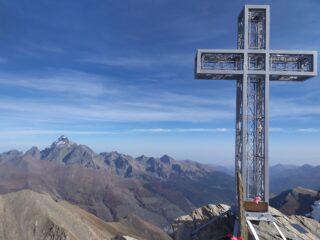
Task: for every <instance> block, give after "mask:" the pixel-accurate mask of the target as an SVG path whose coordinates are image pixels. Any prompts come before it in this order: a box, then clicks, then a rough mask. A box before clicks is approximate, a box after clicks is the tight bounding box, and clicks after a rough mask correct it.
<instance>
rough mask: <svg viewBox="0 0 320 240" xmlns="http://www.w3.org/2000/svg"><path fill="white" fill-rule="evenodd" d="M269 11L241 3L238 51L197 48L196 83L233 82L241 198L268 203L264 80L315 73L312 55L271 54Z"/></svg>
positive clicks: (294, 78) (299, 78) (296, 78)
mask: <svg viewBox="0 0 320 240" xmlns="http://www.w3.org/2000/svg"><path fill="white" fill-rule="evenodd" d="M269 36H270V7H269V6H268V5H245V7H244V8H243V10H242V11H241V13H240V15H239V17H238V39H237V45H238V49H234V50H231V49H198V51H197V54H196V62H195V64H196V69H195V77H196V78H197V79H215V80H224V79H227V80H236V81H237V98H236V99H237V100H236V105H237V107H236V150H235V163H236V173H237V172H240V173H241V176H242V180H243V190H244V200H246V201H250V200H252V199H253V198H255V197H256V196H260V197H261V199H262V201H264V202H267V203H268V201H269V164H268V139H269V81H270V80H275V81H277V80H278V81H304V80H306V79H308V78H310V77H313V76H316V75H317V52H316V51H292V50H290V51H286V50H270V49H269Z"/></svg>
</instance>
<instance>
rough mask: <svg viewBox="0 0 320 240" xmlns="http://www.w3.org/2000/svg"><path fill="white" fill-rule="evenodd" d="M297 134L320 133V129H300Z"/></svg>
mask: <svg viewBox="0 0 320 240" xmlns="http://www.w3.org/2000/svg"><path fill="white" fill-rule="evenodd" d="M297 132H301V133H320V128H299V129H297Z"/></svg>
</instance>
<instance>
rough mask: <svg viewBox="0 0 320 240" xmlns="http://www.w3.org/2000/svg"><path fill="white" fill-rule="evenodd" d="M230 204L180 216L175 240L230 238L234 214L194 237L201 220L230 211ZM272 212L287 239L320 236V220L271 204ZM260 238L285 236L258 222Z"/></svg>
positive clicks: (177, 220) (306, 239)
mask: <svg viewBox="0 0 320 240" xmlns="http://www.w3.org/2000/svg"><path fill="white" fill-rule="evenodd" d="M229 209H230V206H228V205H223V204H218V205H213V204H209V205H206V206H204V207H201V208H198V209H196V210H194V211H193V212H192V213H191V214H189V215H186V216H182V217H179V218H177V219H176V220H175V222H174V224H173V230H174V233H173V238H174V240H191V239H192V240H200V239H201V240H218V239H220V240H221V239H230V238H229V237H227V235H228V234H230V233H232V231H233V219H232V218H231V216H230V215H226V216H224V217H221V218H220V219H219V220H218V221H216V222H215V223H214V224H211V225H208V226H207V227H206V228H204V229H203V230H202V231H200V232H199V233H198V234H196V235H194V237H193V238H192V237H191V233H192V231H193V230H194V229H196V228H197V227H199V226H200V225H201V224H204V223H206V222H207V221H208V220H210V219H212V218H213V217H217V216H221V215H222V214H223V213H224V212H226V211H228V210H229ZM270 212H271V213H272V215H273V216H274V217H275V218H276V220H277V224H278V226H279V227H280V229H281V231H282V232H283V234H284V235H285V236H286V238H287V240H290V239H291V240H298V239H299V240H317V239H320V223H319V222H317V221H315V220H313V219H310V218H307V217H303V216H298V215H292V216H286V215H284V214H282V213H281V212H279V211H278V210H276V209H274V208H270ZM254 228H255V229H256V231H257V233H258V235H259V238H260V239H261V240H270V239H282V238H281V237H280V235H279V233H278V232H277V230H276V229H275V227H274V226H273V225H272V224H271V223H269V222H259V223H254Z"/></svg>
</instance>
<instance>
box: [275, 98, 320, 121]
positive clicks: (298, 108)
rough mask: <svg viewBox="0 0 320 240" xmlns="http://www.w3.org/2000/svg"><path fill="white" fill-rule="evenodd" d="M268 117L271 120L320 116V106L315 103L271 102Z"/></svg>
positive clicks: (278, 100)
mask: <svg viewBox="0 0 320 240" xmlns="http://www.w3.org/2000/svg"><path fill="white" fill-rule="evenodd" d="M270 105H271V106H270V115H271V117H272V118H284V117H291V118H292V117H303V116H314V115H320V105H319V104H315V103H303V102H301V101H300V102H299V103H298V102H294V101H292V100H290V99H289V100H288V99H283V100H280V99H277V100H271V103H270Z"/></svg>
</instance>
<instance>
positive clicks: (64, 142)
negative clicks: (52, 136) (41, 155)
mask: <svg viewBox="0 0 320 240" xmlns="http://www.w3.org/2000/svg"><path fill="white" fill-rule="evenodd" d="M70 144H71V142H70V141H69V138H67V137H65V136H64V135H61V136H60V137H59V138H58V139H57V140H56V141H54V142H53V143H52V144H51V148H55V147H66V146H69V145H70Z"/></svg>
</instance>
